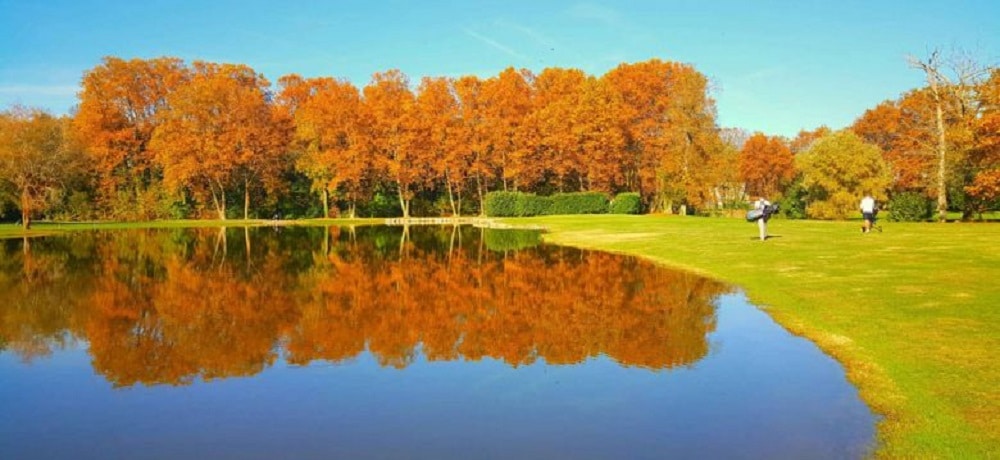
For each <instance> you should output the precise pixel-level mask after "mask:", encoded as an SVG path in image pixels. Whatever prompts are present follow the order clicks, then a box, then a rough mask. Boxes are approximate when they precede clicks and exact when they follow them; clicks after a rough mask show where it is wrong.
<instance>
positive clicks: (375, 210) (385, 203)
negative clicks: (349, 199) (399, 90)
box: [357, 191, 403, 217]
mask: <svg viewBox="0 0 1000 460" xmlns="http://www.w3.org/2000/svg"><path fill="white" fill-rule="evenodd" d="M357 213H358V217H400V216H402V215H403V210H402V209H400V207H399V198H398V197H397V195H396V194H388V193H386V192H383V191H379V192H377V193H375V197H374V198H372V200H371V201H369V202H367V203H360V204H359V205H358V211H357Z"/></svg>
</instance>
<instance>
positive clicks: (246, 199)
mask: <svg viewBox="0 0 1000 460" xmlns="http://www.w3.org/2000/svg"><path fill="white" fill-rule="evenodd" d="M249 219H250V179H243V220H249Z"/></svg>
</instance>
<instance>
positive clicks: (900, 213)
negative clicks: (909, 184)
mask: <svg viewBox="0 0 1000 460" xmlns="http://www.w3.org/2000/svg"><path fill="white" fill-rule="evenodd" d="M932 210H933V208H932V205H931V200H929V199H927V197H926V196H924V195H921V194H919V193H912V192H906V193H901V194H899V195H896V196H894V197H893V198H892V200H890V201H889V220H892V221H896V222H913V221H921V220H926V219H927V218H929V217H930V216H931V212H932Z"/></svg>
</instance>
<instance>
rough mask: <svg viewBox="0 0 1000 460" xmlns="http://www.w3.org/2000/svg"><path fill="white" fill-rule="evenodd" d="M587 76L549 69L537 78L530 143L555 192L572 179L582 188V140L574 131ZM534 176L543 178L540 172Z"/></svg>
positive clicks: (527, 130)
mask: <svg viewBox="0 0 1000 460" xmlns="http://www.w3.org/2000/svg"><path fill="white" fill-rule="evenodd" d="M585 81H586V76H585V75H584V73H583V71H580V70H577V69H560V68H547V69H545V70H543V71H542V73H540V74H538V76H537V77H536V78H535V79H534V88H533V97H532V102H533V107H532V110H531V113H530V114H528V116H527V117H526V122H525V125H526V126H525V128H524V130H525V134H526V136H527V137H530V138H531V140H530V141H528V144H529V145H530V146H532V147H534V148H535V149H536V151H537V155H538V160H539V161H538V162H537V163H536V164H535V165H534V166H535V168H536V169H538V168H540V169H541V170H543V171H548V172H550V173H551V174H552V175H553V176H554V178H553V179H554V182H555V184H554V185H555V187H554V188H555V189H556V190H558V191H560V192H562V191H564V189H565V187H566V186H567V185H570V184H571V180H573V179H575V182H576V184H575V186H573V189H581V188H582V184H580V181H582V179H583V171H582V168H581V167H582V166H583V165H584V164H585V163H586V162H584V161H582V158H583V157H582V156H581V154H583V153H584V152H582V151H581V150H580V141H581V139H580V137H579V136H578V135H577V133H576V132H575V130H574V127H575V124H576V123H577V121H578V120H577V119H576V117H575V115H576V112H577V110H578V107H579V106H580V97H581V96H582V94H583V91H582V89H583V84H584V82H585ZM531 176H533V177H538V178H539V179H541V177H540V176H541V171H534V172H533V173H532V174H531Z"/></svg>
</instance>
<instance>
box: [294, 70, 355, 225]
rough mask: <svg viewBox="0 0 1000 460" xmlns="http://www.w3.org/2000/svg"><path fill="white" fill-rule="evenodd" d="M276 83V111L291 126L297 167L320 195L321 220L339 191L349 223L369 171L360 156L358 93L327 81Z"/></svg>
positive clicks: (346, 84)
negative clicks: (284, 114) (283, 113)
mask: <svg viewBox="0 0 1000 460" xmlns="http://www.w3.org/2000/svg"><path fill="white" fill-rule="evenodd" d="M280 83H281V85H282V91H281V95H280V96H279V105H281V106H284V107H285V109H286V110H287V111H288V112H290V113H291V116H292V117H293V118H294V120H295V130H296V134H295V139H296V143H297V146H298V149H299V150H300V156H299V158H298V161H297V162H296V167H297V168H298V169H299V170H300V171H302V172H303V173H304V174H305V175H306V176H307V177H309V179H310V180H311V181H312V189H313V190H314V191H318V192H319V193H320V195H321V197H322V200H323V216H324V217H329V216H330V205H329V198H330V194H331V193H333V192H337V191H338V190H341V191H343V194H344V197H345V198H346V199H347V202H348V215H349V216H350V217H352V218H353V217H354V216H355V210H356V205H357V202H358V199H360V198H361V197H362V196H363V195H364V192H365V191H364V187H365V185H366V183H367V182H368V177H369V175H370V174H371V168H372V165H371V161H370V157H369V156H368V155H365V154H364V152H362V151H360V145H359V144H360V139H359V136H360V134H359V109H360V107H361V95H360V93H359V92H358V89H357V88H356V87H354V85H352V84H350V83H349V82H347V81H343V80H335V79H332V78H315V79H309V80H302V79H301V78H298V77H297V76H286V77H282V79H281V82H280Z"/></svg>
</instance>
